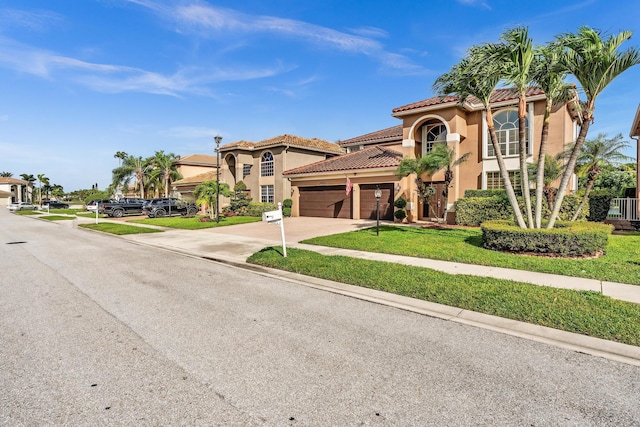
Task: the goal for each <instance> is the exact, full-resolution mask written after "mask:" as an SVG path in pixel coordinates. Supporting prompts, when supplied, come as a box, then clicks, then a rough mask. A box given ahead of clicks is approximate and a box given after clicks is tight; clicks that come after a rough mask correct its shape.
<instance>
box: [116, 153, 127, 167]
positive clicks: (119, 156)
mask: <svg viewBox="0 0 640 427" xmlns="http://www.w3.org/2000/svg"><path fill="white" fill-rule="evenodd" d="M127 156H128V154H127V153H125V152H124V151H116V154H114V155H113V157H114V158H116V159H118V167H120V166H122V162H123V161H124V159H126V158H127Z"/></svg>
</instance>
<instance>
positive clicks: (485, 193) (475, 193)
mask: <svg viewBox="0 0 640 427" xmlns="http://www.w3.org/2000/svg"><path fill="white" fill-rule="evenodd" d="M495 196H504V197H506V196H507V192H506V191H505V190H499V189H495V190H475V189H470V190H466V191H465V192H464V197H495Z"/></svg>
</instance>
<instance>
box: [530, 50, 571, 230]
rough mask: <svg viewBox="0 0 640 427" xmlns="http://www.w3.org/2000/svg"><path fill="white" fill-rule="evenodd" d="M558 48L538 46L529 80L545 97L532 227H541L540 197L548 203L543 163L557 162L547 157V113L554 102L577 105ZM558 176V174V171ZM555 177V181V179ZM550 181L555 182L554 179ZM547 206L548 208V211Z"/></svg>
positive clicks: (548, 196)
mask: <svg viewBox="0 0 640 427" xmlns="http://www.w3.org/2000/svg"><path fill="white" fill-rule="evenodd" d="M561 55H562V48H561V46H560V45H559V44H557V43H550V44H549V45H547V46H542V47H539V48H538V49H537V51H536V58H535V61H534V62H533V64H532V79H533V81H534V82H535V84H536V85H537V86H538V87H540V88H541V89H542V90H543V91H544V93H545V96H546V103H545V108H544V119H543V121H542V132H541V136H540V147H539V149H538V161H537V168H536V171H535V176H536V208H535V222H536V224H535V228H540V227H541V226H542V195H543V193H544V194H545V195H546V197H547V201H549V200H551V193H550V187H549V186H548V185H550V183H549V184H547V183H546V180H547V176H548V174H549V171H548V170H547V166H546V160H547V159H548V158H551V159H553V161H555V162H556V163H557V159H554V158H553V157H549V156H547V141H548V140H549V123H550V118H551V110H552V108H553V106H554V105H555V104H556V103H566V102H568V101H571V100H574V101H576V102H575V103H574V105H575V104H577V92H576V88H575V85H573V84H571V83H567V82H565V78H566V76H567V70H566V68H565V67H564V66H563V65H562V63H561V61H560V59H561ZM550 170H558V165H557V164H554V165H552V166H551V167H550ZM560 174H562V172H560ZM556 178H559V176H558V177H556ZM556 178H554V179H552V180H551V181H552V182H553V181H555V179H556ZM551 206H552V205H551V204H549V208H551Z"/></svg>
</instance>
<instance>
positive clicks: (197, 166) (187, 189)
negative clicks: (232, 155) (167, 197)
mask: <svg viewBox="0 0 640 427" xmlns="http://www.w3.org/2000/svg"><path fill="white" fill-rule="evenodd" d="M220 161H222V159H221V160H220ZM176 165H177V166H178V168H177V169H178V173H180V175H181V176H182V179H180V180H178V181H174V182H173V183H171V187H172V188H171V189H172V191H171V193H172V194H174V195H177V194H176V193H179V194H180V196H181V197H182V198H185V199H193V198H194V196H193V190H194V189H195V188H196V187H197V186H198V185H200V184H202V183H203V182H204V181H215V179H216V156H215V155H208V154H189V155H188V156H184V157H180V159H178V160H177V161H176ZM221 181H222V180H221ZM174 188H175V191H173V189H174Z"/></svg>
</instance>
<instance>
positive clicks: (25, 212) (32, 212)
mask: <svg viewBox="0 0 640 427" xmlns="http://www.w3.org/2000/svg"><path fill="white" fill-rule="evenodd" d="M41 213H42V212H40V211H16V212H15V214H16V215H40V214H41Z"/></svg>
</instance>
